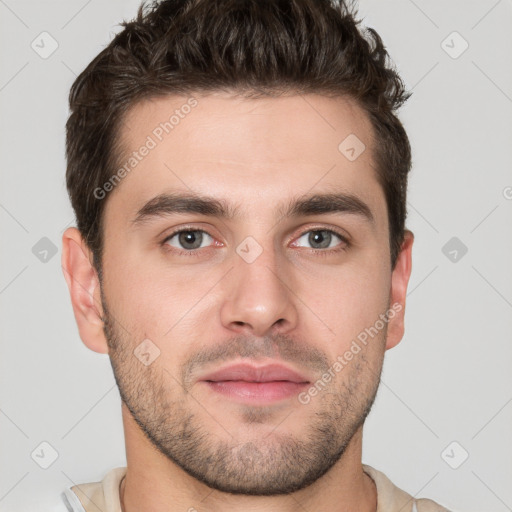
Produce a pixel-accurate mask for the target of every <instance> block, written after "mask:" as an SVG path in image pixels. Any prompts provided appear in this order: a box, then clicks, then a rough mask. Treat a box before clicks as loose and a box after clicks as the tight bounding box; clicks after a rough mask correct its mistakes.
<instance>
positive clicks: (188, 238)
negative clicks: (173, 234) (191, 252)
mask: <svg viewBox="0 0 512 512" xmlns="http://www.w3.org/2000/svg"><path fill="white" fill-rule="evenodd" d="M195 233H197V232H196V231H185V232H184V233H181V234H180V243H181V244H182V245H184V246H186V245H187V244H192V245H193V247H189V249H197V248H198V247H199V246H200V245H201V236H196V234H195ZM194 241H195V243H194Z"/></svg>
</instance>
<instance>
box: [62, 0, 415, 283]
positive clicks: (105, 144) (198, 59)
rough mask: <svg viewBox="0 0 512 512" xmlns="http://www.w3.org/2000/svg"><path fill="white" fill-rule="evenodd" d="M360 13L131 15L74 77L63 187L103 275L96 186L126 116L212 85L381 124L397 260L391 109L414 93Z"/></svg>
mask: <svg viewBox="0 0 512 512" xmlns="http://www.w3.org/2000/svg"><path fill="white" fill-rule="evenodd" d="M356 14H357V13H356V11H355V8H354V6H353V4H351V5H348V4H347V3H346V2H344V0H163V1H160V2H157V1H154V2H152V3H151V4H150V5H147V4H144V3H143V4H142V5H141V6H140V8H139V10H138V14H137V17H136V18H135V19H134V20H133V21H130V22H126V21H124V22H122V23H121V26H122V27H123V30H122V31H121V32H120V33H118V34H117V35H116V36H115V38H114V39H113V40H112V42H111V43H110V44H109V45H108V46H107V47H106V48H105V49H104V50H102V51H101V52H100V53H99V54H98V55H97V56H96V58H94V60H93V61H92V62H91V63H90V64H89V65H88V66H87V68H86V69H85V70H84V71H83V72H82V73H81V74H80V75H79V76H78V78H77V79H76V80H75V82H74V83H73V85H72V87H71V91H70V94H69V107H70V112H71V113H70V116H69V119H68V121H67V124H66V157H67V171H66V183H67V189H68V192H69V196H70V199H71V203H72V206H73V209H74V211H75V214H76V218H77V226H78V229H79V230H80V232H81V234H82V236H83V238H84V240H85V241H86V243H87V245H88V246H89V247H90V249H91V251H92V253H93V256H94V265H95V267H96V269H97V270H98V272H99V274H100V279H101V258H102V248H103V238H102V217H103V210H104V206H105V200H102V199H98V198H97V197H96V195H95V194H94V190H96V189H97V188H98V187H101V185H102V184H104V183H105V182H107V181H108V179H109V178H110V177H111V176H112V175H113V174H114V172H115V170H116V169H117V166H118V160H119V151H120V145H119V132H120V126H121V123H122V120H123V116H124V115H125V114H126V112H127V111H128V110H129V109H130V107H132V106H133V105H134V104H135V103H136V102H138V101H140V100H142V99H146V98H150V97H156V96H162V95H166V94H190V93H194V92H208V91H228V92H236V93H237V94H241V95H243V96H244V97H251V98H254V97H261V96H278V95H280V94H284V93H292V94H293V93H295V94H302V93H317V94H324V95H328V96H333V97H336V96H347V95H348V96H349V97H351V98H353V99H355V100H356V101H357V104H358V105H359V106H360V107H362V108H363V110H364V111H365V112H366V113H367V114H368V116H369V118H370V121H371V123H372V126H373V129H374V131H375V136H376V137H375V138H376V140H375V152H374V158H375V163H376V169H377V176H378V180H379V183H380V185H381V186H382V189H383V191H384V194H385V197H386V202H387V208H388V217H389V242H390V253H391V267H392V268H394V266H395V263H396V258H397V256H398V253H399V252H400V248H401V245H402V242H403V239H404V229H405V218H406V215H407V210H406V192H407V175H408V172H409V170H410V167H411V149H410V144H409V140H408V137H407V134H406V132H405V130H404V128H403V126H402V124H401V122H400V121H399V120H398V118H397V117H396V115H395V111H396V109H398V108H399V107H400V106H401V105H402V104H403V103H404V102H405V101H406V100H407V99H408V98H409V96H410V94H411V93H410V92H406V91H405V88H404V84H403V82H402V80H401V78H400V76H399V75H398V73H397V72H396V71H395V69H394V67H393V65H392V64H391V63H390V62H389V56H388V53H387V51H386V49H385V47H384V45H383V43H382V40H381V38H380V36H379V35H378V33H377V32H376V31H375V30H373V29H371V28H366V29H364V30H360V29H359V27H358V25H359V24H360V23H361V20H357V19H356ZM340 142H341V141H340Z"/></svg>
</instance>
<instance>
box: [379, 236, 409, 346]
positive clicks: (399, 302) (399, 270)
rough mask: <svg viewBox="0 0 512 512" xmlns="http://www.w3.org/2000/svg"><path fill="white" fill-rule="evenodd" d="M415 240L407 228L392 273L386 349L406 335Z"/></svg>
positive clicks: (396, 343)
mask: <svg viewBox="0 0 512 512" xmlns="http://www.w3.org/2000/svg"><path fill="white" fill-rule="evenodd" d="M413 242H414V234H413V232H412V231H409V230H408V229H406V230H405V236H404V241H403V242H402V247H401V249H400V253H399V255H398V257H397V261H396V265H395V268H394V269H393V272H392V274H391V291H390V296H389V300H390V313H389V314H388V318H389V319H390V320H389V322H388V332H387V340H386V350H389V349H390V348H393V347H395V346H396V345H398V343H399V342H400V340H401V339H402V337H403V335H404V316H405V297H406V295H407V284H408V283H409V277H411V270H412V244H413ZM393 312H394V316H393Z"/></svg>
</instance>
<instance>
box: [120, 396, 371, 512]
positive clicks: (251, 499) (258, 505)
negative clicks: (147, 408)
mask: <svg viewBox="0 0 512 512" xmlns="http://www.w3.org/2000/svg"><path fill="white" fill-rule="evenodd" d="M123 421H124V427H125V442H126V456H127V471H126V475H125V478H123V480H122V482H121V485H120V500H121V506H122V512H134V511H136V510H151V511H152V512H178V511H180V512H182V511H183V510H189V511H194V510H201V511H202V512H236V511H239V510H251V511H254V512H263V511H269V510H272V511H273V512H295V511H296V510H297V505H298V504H300V508H301V509H304V510H333V511H336V512H349V511H350V512H351V511H353V510H358V511H360V512H376V510H377V491H376V488H375V484H374V482H373V480H372V479H371V478H370V477H369V476H368V475H367V474H366V473H364V471H363V468H362V464H361V455H362V426H361V427H360V428H359V429H358V431H357V432H356V433H355V435H354V436H353V437H352V440H351V441H350V443H349V445H348V446H347V448H346V450H345V452H344V454H343V456H342V457H341V458H340V460H338V461H337V463H336V464H335V465H334V466H333V467H332V468H331V469H330V470H329V471H328V472H327V473H326V474H325V475H323V476H322V477H321V478H319V479H318V480H317V481H316V482H314V483H313V484H311V485H309V486H308V487H306V488H304V489H301V490H299V491H296V492H294V493H291V494H286V495H279V496H246V495H235V494H229V493H224V492H221V491H216V490H212V489H211V488H210V487H208V486H206V485H204V484H203V483H202V482H199V481H198V480H196V479H195V478H193V477H192V476H190V475H189V474H188V473H186V472H185V471H183V470H182V469H181V468H180V467H178V466H177V465H176V464H174V463H173V462H172V461H170V460H169V459H167V458H166V457H165V456H164V455H162V454H161V453H160V452H158V451H157V450H156V448H154V447H153V445H152V444H151V443H150V441H149V440H148V439H147V438H146V437H145V436H144V434H143V433H142V432H141V431H140V429H139V427H138V426H137V425H136V423H135V422H134V420H133V418H132V417H131V415H130V414H129V413H127V411H125V406H124V404H123Z"/></svg>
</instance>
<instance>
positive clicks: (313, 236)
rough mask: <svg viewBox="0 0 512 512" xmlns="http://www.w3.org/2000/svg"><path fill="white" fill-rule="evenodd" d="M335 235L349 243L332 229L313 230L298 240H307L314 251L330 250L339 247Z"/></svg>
mask: <svg viewBox="0 0 512 512" xmlns="http://www.w3.org/2000/svg"><path fill="white" fill-rule="evenodd" d="M333 235H334V237H337V238H338V239H339V240H341V241H342V242H344V243H347V240H346V239H345V238H344V237H343V236H341V235H340V234H338V233H336V232H335V231H332V230H330V229H313V230H310V231H307V232H306V233H304V234H303V235H302V236H301V237H300V238H298V239H297V240H298V241H299V240H302V239H306V242H307V243H309V244H311V245H312V246H313V247H312V249H329V248H331V247H335V246H336V245H338V244H336V241H335V239H334V237H333ZM333 242H334V244H333ZM294 245H295V243H294Z"/></svg>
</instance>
